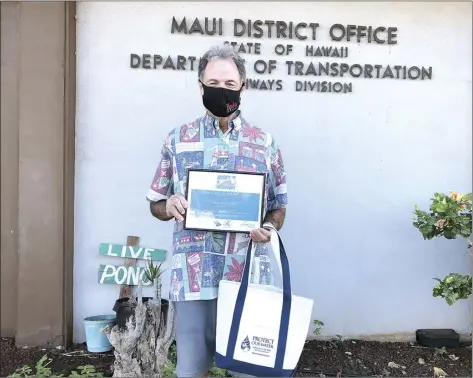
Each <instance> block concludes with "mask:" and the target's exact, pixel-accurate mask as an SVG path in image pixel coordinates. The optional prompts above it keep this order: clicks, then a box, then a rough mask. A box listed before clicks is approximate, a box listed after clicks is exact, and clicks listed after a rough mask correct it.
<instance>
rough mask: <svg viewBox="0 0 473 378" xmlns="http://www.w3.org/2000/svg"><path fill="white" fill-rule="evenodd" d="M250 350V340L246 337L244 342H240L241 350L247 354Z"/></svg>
mask: <svg viewBox="0 0 473 378" xmlns="http://www.w3.org/2000/svg"><path fill="white" fill-rule="evenodd" d="M250 349H251V344H250V339H249V338H248V336H246V337H245V340H243V341H242V342H241V350H242V351H243V352H248V351H249V350H250Z"/></svg>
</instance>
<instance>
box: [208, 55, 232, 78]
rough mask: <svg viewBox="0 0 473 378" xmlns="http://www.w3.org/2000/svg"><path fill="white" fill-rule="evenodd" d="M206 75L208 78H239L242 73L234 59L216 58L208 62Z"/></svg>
mask: <svg viewBox="0 0 473 378" xmlns="http://www.w3.org/2000/svg"><path fill="white" fill-rule="evenodd" d="M204 77H205V79H207V80H212V79H215V80H239V78H240V74H239V72H238V68H237V66H236V64H235V62H234V61H233V60H231V59H215V60H212V61H210V62H209V63H208V64H207V67H206V68H205V72H204Z"/></svg>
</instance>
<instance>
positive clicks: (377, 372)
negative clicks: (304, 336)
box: [295, 340, 472, 377]
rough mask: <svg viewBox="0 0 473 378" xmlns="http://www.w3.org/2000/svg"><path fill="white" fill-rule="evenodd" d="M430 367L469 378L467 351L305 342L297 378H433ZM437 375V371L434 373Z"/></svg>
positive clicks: (403, 345) (335, 342) (407, 346)
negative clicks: (355, 377) (322, 376)
mask: <svg viewBox="0 0 473 378" xmlns="http://www.w3.org/2000/svg"><path fill="white" fill-rule="evenodd" d="M434 367H435V368H440V369H442V370H443V371H444V372H445V373H446V374H447V375H448V376H449V377H471V376H472V375H471V373H472V372H471V349H469V348H466V347H461V348H457V349H447V350H445V349H431V348H423V347H420V346H418V345H417V344H415V343H382V342H374V341H360V340H346V341H343V342H342V341H308V342H307V343H306V345H305V347H304V351H303V353H302V356H301V359H300V361H299V366H298V372H297V373H296V374H295V376H297V377H310V376H311V377H314V376H320V374H324V375H325V376H327V377H328V376H337V374H340V373H341V376H344V377H348V376H364V377H367V376H391V377H433V376H434ZM438 372H439V373H440V371H438Z"/></svg>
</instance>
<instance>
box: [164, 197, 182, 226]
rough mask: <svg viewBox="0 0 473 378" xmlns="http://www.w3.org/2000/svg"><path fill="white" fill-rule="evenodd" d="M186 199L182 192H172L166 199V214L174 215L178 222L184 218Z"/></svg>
mask: <svg viewBox="0 0 473 378" xmlns="http://www.w3.org/2000/svg"><path fill="white" fill-rule="evenodd" d="M186 209H187V201H186V199H185V198H184V196H183V195H182V194H173V195H172V196H171V197H169V198H168V199H167V200H166V215H168V216H169V217H171V216H172V217H174V218H176V220H177V221H178V222H182V221H183V220H184V214H185V213H186Z"/></svg>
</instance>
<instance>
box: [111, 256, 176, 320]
mask: <svg viewBox="0 0 473 378" xmlns="http://www.w3.org/2000/svg"><path fill="white" fill-rule="evenodd" d="M161 265H162V262H161V263H160V264H159V265H158V266H155V265H154V262H153V261H150V262H149V263H148V265H147V267H146V269H145V277H146V279H147V280H148V281H149V282H152V283H153V287H154V300H157V298H161V286H162V284H161V279H160V277H161V275H162V274H163V272H164V271H161ZM151 299H153V297H142V298H141V300H142V301H143V302H148V301H149V300H151ZM165 302H166V303H165V304H164V306H166V305H167V301H165ZM137 304H138V298H137V297H131V298H130V297H125V298H120V299H117V300H116V301H115V304H114V305H113V311H115V313H116V315H117V316H116V317H117V319H116V322H117V326H118V327H120V328H123V327H125V324H126V322H127V320H128V319H129V318H130V316H131V315H133V314H134V311H135V308H136V305H137Z"/></svg>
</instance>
